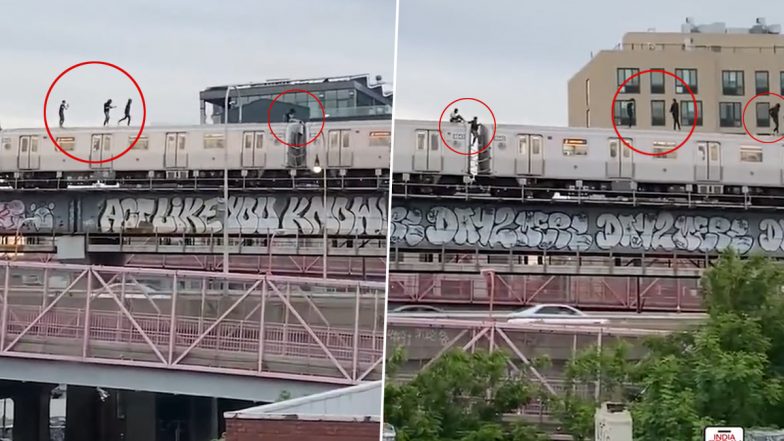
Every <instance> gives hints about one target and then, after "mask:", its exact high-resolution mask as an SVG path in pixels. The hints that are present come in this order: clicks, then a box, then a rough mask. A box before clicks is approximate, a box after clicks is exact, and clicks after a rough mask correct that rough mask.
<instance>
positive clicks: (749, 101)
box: [740, 91, 784, 144]
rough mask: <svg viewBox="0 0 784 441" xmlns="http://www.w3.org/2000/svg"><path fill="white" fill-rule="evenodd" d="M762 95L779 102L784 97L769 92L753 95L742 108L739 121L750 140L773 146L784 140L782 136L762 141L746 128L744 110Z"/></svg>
mask: <svg viewBox="0 0 784 441" xmlns="http://www.w3.org/2000/svg"><path fill="white" fill-rule="evenodd" d="M764 95H773V96H776V97H778V98H779V99H781V100H784V96H781V95H779V94H777V93H775V92H771V91H767V92H760V93H758V94H756V95H754V96H753V97H751V98H749V100H748V101H746V105H745V106H743V113H742V114H741V117H740V120H741V121H743V130H745V131H746V134H747V135H749V136H750V137H751V139H753V140H755V141H757V142H759V143H760V144H775V143H777V142H779V141H781V140H782V139H784V135H781V137H779V138H778V139H774V140H773V141H763V140H761V139H757V137H756V136H754V135H752V134H751V132H750V131H749V128H748V127H746V109H748V107H749V104H751V102H752V101H754V100H756V99H757V98H759V97H761V96H764Z"/></svg>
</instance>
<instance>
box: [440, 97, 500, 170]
mask: <svg viewBox="0 0 784 441" xmlns="http://www.w3.org/2000/svg"><path fill="white" fill-rule="evenodd" d="M458 101H476V102H478V103H479V104H481V105H483V106H485V108H486V109H487V110H488V111H489V112H490V116H491V117H492V118H493V135H492V136H491V137H490V140H489V141H487V144H485V146H484V147H482V148H481V149H480V150H477V151H476V152H474V153H468V152H466V153H463V152H459V151H457V150H455V148H454V147H452V146H451V145H449V143H448V142H446V139H444V133H443V132H442V131H441V120H442V119H443V118H444V114H445V113H446V111H447V109H449V106H451V105H452V104H454V103H456V102H458ZM497 126H498V124H496V121H495V113H493V109H491V108H490V106H488V105H487V104H485V102H484V101H482V100H480V99H479V98H471V97H465V98H458V99H456V100H454V101H452V102H451V103H449V104H447V105H446V107H444V110H442V111H441V116H439V117H438V136H440V137H441V142H443V143H444V145H445V146H446V147H447V148H448V149H449V150H452V151H453V152H455V153H457V154H458V155H463V156H473V155H478V154H480V153H482V152H483V151H485V150H487V148H488V147H490V144H492V143H493V140H494V139H495V131H496V128H497Z"/></svg>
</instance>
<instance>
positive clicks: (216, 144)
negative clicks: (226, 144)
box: [204, 133, 223, 149]
mask: <svg viewBox="0 0 784 441" xmlns="http://www.w3.org/2000/svg"><path fill="white" fill-rule="evenodd" d="M204 148H205V149H222V148H223V134H218V133H212V134H207V135H204Z"/></svg>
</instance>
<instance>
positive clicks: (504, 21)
mask: <svg viewBox="0 0 784 441" xmlns="http://www.w3.org/2000/svg"><path fill="white" fill-rule="evenodd" d="M780 11H781V2H779V1H774V0H747V1H743V2H738V1H736V0H691V1H687V2H686V1H680V0H679V1H675V0H658V1H649V2H631V1H620V0H596V1H587V2H581V1H573V2H561V1H544V0H536V1H531V0H524V1H521V0H485V1H480V2H463V1H461V2H444V1H439V0H400V17H399V26H400V29H399V43H398V66H397V80H396V88H395V89H396V90H395V92H396V96H395V106H396V109H395V112H396V114H395V115H396V118H417V119H419V118H422V119H437V118H438V116H439V114H440V113H441V110H442V109H443V107H444V106H446V105H447V104H448V103H449V102H450V101H452V100H454V99H456V98H459V97H466V96H467V97H475V98H479V99H481V100H483V101H485V102H486V103H487V104H488V105H489V106H490V107H492V109H493V112H494V113H495V115H496V118H497V119H498V121H499V122H506V123H526V124H543V125H566V124H567V119H568V118H567V89H566V87H567V81H568V80H569V78H570V77H571V76H572V75H573V74H574V73H576V72H577V71H578V70H579V69H580V67H582V66H583V65H584V64H585V63H586V62H588V61H589V60H590V55H591V52H592V51H593V52H598V51H599V50H601V49H611V48H613V47H614V46H615V45H616V44H618V43H619V42H620V41H621V37H622V36H623V34H624V33H626V32H632V31H646V30H648V29H649V28H655V29H656V30H657V31H667V32H680V27H681V24H682V23H684V21H685V18H686V17H694V18H695V20H696V22H697V24H706V23H712V22H718V21H723V22H727V25H728V26H731V27H750V26H751V25H752V24H753V23H754V20H755V19H756V18H757V17H766V18H767V19H768V24H784V13H782V12H780ZM460 106H461V113H463V116H473V115H474V114H475V112H474V110H473V109H471V108H469V107H468V105H463V104H461V105H460ZM464 108H465V111H464ZM479 117H480V119H482V118H483V115H482V114H480V115H479Z"/></svg>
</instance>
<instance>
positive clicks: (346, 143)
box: [341, 130, 351, 149]
mask: <svg viewBox="0 0 784 441" xmlns="http://www.w3.org/2000/svg"><path fill="white" fill-rule="evenodd" d="M341 132H343V133H342V136H341V138H342V141H343V148H344V149H347V148H349V147H350V145H349V139H351V136H350V133H351V131H349V130H341Z"/></svg>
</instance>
